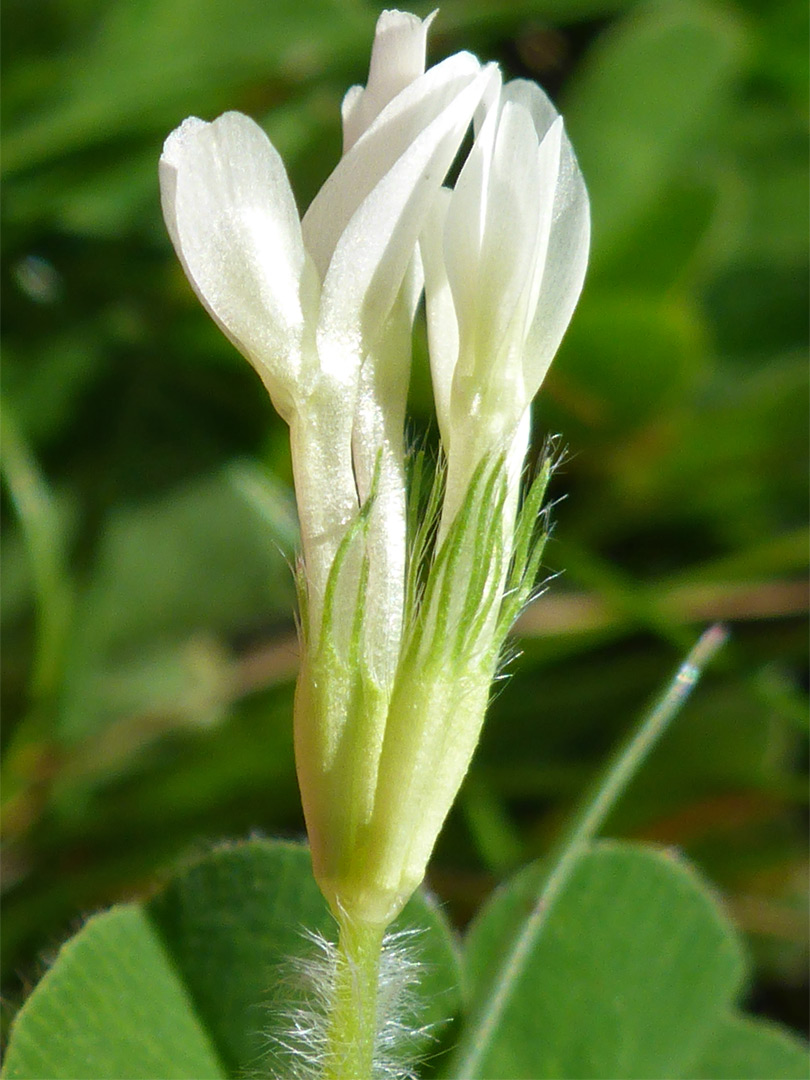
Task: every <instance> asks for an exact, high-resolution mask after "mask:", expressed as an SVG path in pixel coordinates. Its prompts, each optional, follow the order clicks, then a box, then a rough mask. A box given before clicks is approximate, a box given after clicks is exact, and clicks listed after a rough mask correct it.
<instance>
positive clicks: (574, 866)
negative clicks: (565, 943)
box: [452, 626, 735, 1077]
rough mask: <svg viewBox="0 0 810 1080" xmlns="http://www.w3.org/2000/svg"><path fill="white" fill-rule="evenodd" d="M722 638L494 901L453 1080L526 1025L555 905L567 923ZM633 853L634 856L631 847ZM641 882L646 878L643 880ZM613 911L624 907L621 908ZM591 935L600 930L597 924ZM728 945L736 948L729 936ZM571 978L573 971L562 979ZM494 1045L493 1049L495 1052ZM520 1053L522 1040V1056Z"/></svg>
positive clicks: (705, 644) (697, 651) (675, 684)
mask: <svg viewBox="0 0 810 1080" xmlns="http://www.w3.org/2000/svg"><path fill="white" fill-rule="evenodd" d="M724 640H725V633H724V631H723V630H722V628H720V627H718V626H715V627H712V628H711V629H709V630H708V631H706V632H705V633H704V634H703V635H702V636H701V638H700V639H699V640H698V642H697V643H696V644H695V646H694V647H693V649H692V650H691V652H690V653H689V655H688V656H687V657H686V659H685V661H684V662H683V663H682V664H681V665H680V667H679V668H678V670H677V672H676V673H675V676H674V678H673V679H672V680H671V681H670V683H669V684H668V686H667V687H666V689H665V690H664V692H663V693H662V694H661V695H660V696H659V697H658V699H657V700H656V701H655V702H654V703H653V704H652V706H651V707H650V708H649V710H648V711H647V712H646V713H645V714H644V715H643V716H642V719H641V721H640V722H639V723H638V724H637V725H636V727H635V729H634V730H633V731H632V732H631V734H630V737H629V738H628V740H627V741H626V743H625V744H624V745H623V746H620V747H619V749H618V750H617V752H616V753H615V755H614V756H613V758H612V759H611V760H610V761H609V763H608V766H607V768H606V769H605V771H604V774H603V775H602V776H601V777H599V779H598V781H597V783H596V784H595V785H594V788H593V790H592V791H591V792H589V793H588V794H587V796H586V798H585V799H584V800H583V802H582V805H581V806H580V808H579V809H578V811H577V812H576V813H575V814H574V816H573V819H572V823H571V825H570V826H569V828H568V830H567V831H566V833H565V834H564V835H563V837H562V838H561V840H560V842H559V844H558V846H557V849H556V850H555V851H554V852H553V853H552V855H551V857H550V858H549V860H548V863H547V865H545V866H543V867H542V868H534V869H531V868H530V869H529V870H527V871H526V872H524V873H523V874H522V875H520V876H519V877H518V879H517V881H518V884H517V886H516V892H515V891H514V890H513V891H512V892H510V891H509V890H507V893H506V900H505V901H504V904H505V907H504V908H503V909H501V908H499V907H498V906H497V898H496V901H495V904H496V906H495V916H494V925H495V928H496V929H495V932H494V935H492V934H490V935H488V934H487V933H486V932H484V938H483V940H484V945H483V946H482V951H483V954H484V957H485V959H484V962H483V964H481V965H477V964H476V961H475V959H474V957H475V952H476V948H475V944H474V942H475V938H474V937H473V946H472V956H473V960H472V961H468V962H470V963H471V964H472V968H473V977H472V984H473V996H472V1003H473V1010H472V1015H473V1019H472V1021H471V1022H470V1023H469V1024H468V1025H467V1027H466V1029H465V1030H464V1031H463V1032H462V1036H461V1039H460V1041H459V1046H458V1048H457V1051H456V1055H455V1059H454V1062H453V1067H454V1070H455V1071H454V1072H453V1073H452V1075H454V1076H464V1077H468V1076H479V1075H481V1074H480V1072H479V1070H480V1069H481V1068H482V1067H483V1066H484V1065H485V1064H487V1063H489V1058H490V1056H491V1055H492V1054H493V1053H496V1055H497V1053H498V1050H497V1048H498V1047H499V1046H501V1041H499V1040H501V1033H502V1032H503V1031H504V1030H509V1023H508V1017H509V1016H517V1018H518V1021H517V1022H518V1027H520V1025H521V1024H522V1023H523V1022H525V1015H524V1014H523V1013H522V1005H523V1004H524V1003H525V1001H526V1000H529V999H530V998H531V997H532V994H531V991H530V990H528V997H525V996H523V997H522V996H521V992H522V990H523V989H526V988H525V987H524V984H525V983H527V981H528V984H529V987H531V985H533V984H534V982H536V980H537V977H538V973H539V971H540V969H539V968H537V967H536V966H535V965H536V961H535V956H536V954H537V953H538V951H539V952H540V953H542V950H543V949H544V948H545V945H546V942H547V941H548V940H549V939H548V928H549V923H550V922H552V925H553V920H554V919H555V918H559V917H560V916H559V915H558V911H559V905H560V904H562V905H563V915H562V917H563V918H564V917H565V901H566V897H570V896H571V895H574V896H576V892H575V890H574V889H573V887H572V884H571V883H572V881H576V880H577V877H578V875H580V874H581V873H582V869H581V867H582V864H583V862H585V863H586V864H587V863H588V862H589V860H591V861H592V860H593V856H594V852H596V853H597V854H598V853H599V852H601V850H602V848H597V849H594V848H592V846H591V841H592V840H593V838H594V837H595V836H596V835H597V833H598V831H599V829H600V828H601V827H602V825H603V824H604V821H605V818H606V816H607V815H608V814H609V813H610V811H611V810H612V808H613V807H614V805H615V803H616V801H617V799H618V798H619V797H620V796H621V794H622V793H623V792H624V790H625V789H626V787H627V785H628V783H629V782H630V780H631V779H632V777H633V776H634V775H635V773H636V772H637V771H638V769H639V767H640V765H641V763H642V762H643V761H644V760H645V758H646V757H647V755H648V754H649V752H650V750H651V748H652V747H653V746H654V745H655V743H656V742H657V741H658V740H659V739H660V737H661V735H662V734H663V733H664V731H666V729H667V726H668V725H669V723H670V722H671V720H672V718H673V717H674V716H675V715H676V713H677V712H678V709H679V708H680V707H681V705H682V704H683V702H684V701H685V700H686V698H687V697H688V695H689V693H690V692H691V690H692V689H693V688H694V686H695V684H696V683H697V680H698V678H699V676H700V673H701V671H702V669H703V667H704V666H705V665H706V664H707V663H708V662H709V661H710V660H711V658H712V657H713V656H714V654H715V653H716V651H717V649H718V648H719V647H720V646H721V645H722V644H723V642H724ZM606 850H612V849H611V848H609V847H607V848H606ZM620 850H622V849H620ZM630 850H631V852H633V851H634V849H632V848H631V849H630ZM586 869H587V866H586ZM621 869H622V867H621V865H619V866H618V870H619V871H621ZM631 869H632V866H631ZM620 877H621V873H619V874H618V875H617V878H620ZM643 877H644V874H642V878H643ZM647 879H648V880H647V883H646V884H647V885H648V884H649V882H650V881H653V880H654V877H653V876H652V875H647ZM615 884H616V882H613V883H612V884H611V888H612V887H613V886H614V885H615ZM642 887H646V885H645V886H642ZM572 890H573V892H572ZM665 901H666V898H665ZM569 902H570V901H569ZM608 906H609V905H608ZM617 906H618V908H619V909H622V905H620V904H619V905H617ZM490 910H492V906H490V907H489V908H485V909H484V913H483V915H482V917H481V918H482V920H483V925H484V926H485V927H486V926H487V923H488V921H489V915H488V914H487V913H488V912H489V911H490ZM622 910H623V909H622ZM710 910H711V908H710ZM608 918H609V916H608ZM664 925H666V923H665V924H664ZM628 929H630V930H632V925H631V926H630V927H627V926H625V927H624V928H623V930H624V932H627V931H628ZM596 932H597V933H598V932H599V927H598V921H597V925H596ZM619 932H620V933H621V931H619ZM493 936H494V939H495V947H494V949H490V950H488V947H487V944H486V942H487V940H488V937H490V938H491V937H493ZM731 941H732V944H735V943H734V941H733V937H732V938H731ZM626 948H627V943H626V942H622V943H621V944H620V945H619V946H618V947H617V951H618V952H619V953H620V954H622V955H624V951H625V950H626ZM476 969H477V970H479V971H486V977H485V978H480V977H479V978H478V980H477V986H476V976H475V971H476ZM543 970H545V969H543ZM569 976H570V973H569V975H564V976H563V977H564V978H568V977H569ZM543 977H545V976H543ZM560 1000H562V999H560ZM609 1001H610V997H608V998H607V1002H608V1003H609ZM516 1003H517V1004H516ZM631 1022H632V1021H631ZM534 1044H535V1040H532V1041H531V1042H529V1044H528V1046H529V1053H531V1047H532V1046H534ZM577 1045H579V1043H577ZM493 1047H495V1048H496V1049H495V1050H493ZM525 1049H526V1044H525V1042H524V1046H523V1051H524V1052H525ZM511 1052H512V1049H509V1050H508V1051H507V1053H511ZM516 1052H517V1053H518V1054H520V1053H521V1052H522V1051H521V1049H520V1044H517V1050H516ZM524 1056H525V1054H524ZM501 1064H503V1063H501ZM547 1064H549V1065H550V1067H551V1070H552V1075H553V1074H554V1068H555V1067H556V1064H557V1063H555V1062H553V1061H551V1062H547ZM515 1067H516V1068H517V1069H518V1075H526V1073H522V1072H520V1069H521V1068H524V1067H525V1068H528V1069H531V1068H533V1067H534V1065H531V1066H530V1065H525V1064H524V1065H521V1064H518V1065H516V1066H515ZM500 1075H502V1076H504V1077H506V1076H507V1075H512V1074H507V1073H501V1074H500ZM530 1075H531V1073H530ZM543 1075H546V1074H545V1073H544V1074H543ZM576 1075H578V1074H576ZM633 1075H635V1074H633Z"/></svg>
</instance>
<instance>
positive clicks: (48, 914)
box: [2, 0, 808, 1027]
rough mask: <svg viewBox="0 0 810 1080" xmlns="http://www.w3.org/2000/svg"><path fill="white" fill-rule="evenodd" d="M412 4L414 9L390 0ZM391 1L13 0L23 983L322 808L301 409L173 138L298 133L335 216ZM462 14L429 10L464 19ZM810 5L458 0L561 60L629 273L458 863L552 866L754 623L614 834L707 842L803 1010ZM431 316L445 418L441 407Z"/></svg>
mask: <svg viewBox="0 0 810 1080" xmlns="http://www.w3.org/2000/svg"><path fill="white" fill-rule="evenodd" d="M380 6H381V5H380ZM380 6H377V5H375V4H372V3H361V2H360V0H40V2H38V3H37V4H34V5H32V4H31V3H30V2H29V0H6V2H5V20H4V23H5V24H4V34H3V42H2V48H3V53H4V55H3V60H4V64H3V68H4V83H5V85H4V105H5V116H4V148H3V162H4V169H5V199H4V208H3V226H4V238H3V239H4V262H3V291H4V296H5V321H4V334H5V361H4V369H3V381H2V397H3V406H2V407H3V431H2V451H3V478H4V489H3V509H4V511H5V512H4V532H3V538H2V556H3V565H4V579H3V585H4V588H3V594H2V629H3V637H4V674H3V694H4V705H5V714H4V715H5V724H4V727H3V749H4V765H3V770H4V772H3V780H4V789H3V790H4V799H5V803H6V806H5V813H4V832H5V868H4V869H5V872H4V875H3V887H4V889H5V904H4V919H3V934H4V938H5V942H4V949H3V963H4V991H5V999H6V1001H7V1002H8V1003H9V1004H10V1005H11V1006H12V1007H13V1006H14V1004H15V1003H16V1002H18V1001H19V1000H20V999H21V997H22V996H23V995H24V993H25V992H26V991H27V989H28V988H29V987H30V985H31V984H32V982H33V981H34V980H35V979H36V978H37V977H38V975H39V974H40V973H41V971H42V969H43V963H44V962H45V961H46V960H47V957H48V956H49V955H52V953H53V951H54V949H55V947H56V946H57V945H58V944H59V942H60V941H61V940H62V939H63V938H64V936H66V935H67V934H68V933H69V932H71V930H73V929H75V928H76V927H77V926H78V925H79V923H80V920H81V917H82V916H83V915H86V914H88V913H89V912H91V911H93V910H94V909H96V908H98V907H100V906H103V905H106V904H109V903H111V902H114V901H116V900H118V899H120V898H126V897H130V896H134V895H142V894H143V893H144V892H146V891H148V890H149V889H150V888H151V887H153V885H154V883H155V882H156V881H157V880H159V877H160V874H161V873H162V872H164V871H165V869H166V867H167V866H168V865H170V864H171V862H172V861H173V860H175V859H177V858H178V857H183V856H184V855H187V854H188V852H189V851H193V850H199V849H200V848H202V847H204V846H205V845H207V844H208V843H210V842H211V841H212V840H215V839H220V838H223V837H235V836H236V837H238V836H244V835H246V834H249V833H251V832H254V831H258V832H261V833H264V834H271V835H287V836H297V835H300V833H301V830H302V819H301V812H300V807H299V800H298V794H297V790H296V784H295V775H294V766H293V759H292V744H291V719H290V714H291V697H292V685H293V678H294V672H295V638H294V629H293V616H292V612H293V588H292V583H291V575H290V572H289V568H288V560H289V558H290V557H291V555H292V553H293V552H294V550H295V543H296V540H295V537H296V525H295V511H294V503H293V499H292V495H291V490H290V468H289V460H288V451H287V446H286V434H285V429H284V426H283V424H282V423H281V422H280V421H279V420H278V419H277V418H276V416H275V415H274V414H273V412H272V409H271V407H270V405H269V402H268V401H267V399H266V397H265V395H264V392H263V391H262V388H261V386H260V383H259V381H258V379H257V378H256V376H255V375H254V374H253V372H252V371H251V370H250V369H249V367H248V365H247V364H246V363H245V362H244V361H243V360H242V359H241V358H240V357H239V356H238V355H237V354H236V352H235V351H234V350H233V349H232V347H231V346H230V345H229V344H228V343H227V341H226V340H225V339H224V337H222V336H221V335H220V334H219V332H218V331H217V330H216V329H215V327H214V326H213V324H212V323H211V322H210V321H209V320H208V318H207V317H206V316H205V314H204V313H203V311H202V309H201V307H200V306H199V305H198V303H197V301H196V300H195V299H194V297H193V295H192V293H191V290H190V288H189V287H188V285H187V283H186V281H185V279H184V277H183V275H182V272H181V270H180V267H179V265H178V263H177V261H176V259H175V257H174V255H173V253H172V251H171V248H170V245H169V241H168V239H167V237H166V235H165V232H164V228H163V224H162V220H161V216H160V210H159V205H158V191H157V175H156V166H157V159H158V156H159V153H160V148H161V144H162V140H163V138H164V137H165V135H166V134H167V133H168V132H169V131H170V130H171V129H172V128H173V127H175V126H176V125H177V124H178V123H179V122H180V121H181V120H182V119H183V118H184V117H185V116H187V115H188V114H190V113H195V114H198V115H201V116H203V117H205V118H207V119H211V118H213V117H214V116H215V115H216V114H218V113H219V112H221V111H224V110H226V109H232V108H236V109H241V110H242V111H244V112H247V113H250V114H251V115H253V116H254V117H256V118H257V119H258V120H260V122H262V123H263V124H264V125H265V126H266V128H267V130H268V132H269V133H270V135H271V137H272V139H273V141H274V142H275V144H276V146H277V147H278V149H279V150H280V151H281V153H282V155H283V157H284V159H285V161H286V162H287V164H288V167H289V171H290V174H291V178H292V182H293V187H294V189H295V191H296V194H297V196H298V198H299V201H300V205H301V207H302V208H303V207H305V206H306V205H307V203H308V201H309V200H310V199H311V197H312V195H313V194H314V192H315V191H316V190H317V189H318V187H319V186H320V184H321V183H322V181H323V180H324V178H325V177H326V175H327V174H328V172H329V171H330V170H331V168H332V166H333V164H334V162H335V161H336V159H337V155H338V153H339V127H338V115H339V113H338V108H339V103H340V99H341V96H342V93H343V91H344V90H345V89H346V87H347V86H348V85H349V84H350V83H353V82H361V81H364V80H365V75H366V69H367V62H368V51H369V44H370V41H371V37H372V33H373V26H374V21H375V19H376V15H377V14H378V12H379V10H380ZM432 6H433V5H432V3H428V4H417V5H414V8H415V9H416V10H417V11H418V13H419V14H422V15H425V14H427V13H428V12H429V11H430V10H431V8H432ZM807 38H808V31H807V10H806V3H805V0H782V2H779V0H735V2H727V3H710V2H701V0H669V2H661V3H657V4H654V5H649V4H636V3H629V2H621V0H503V2H499V0H446V2H445V3H444V4H442V7H441V11H440V14H439V17H438V19H437V20H436V23H435V24H434V30H433V32H432V37H431V59H433V60H436V59H439V58H441V57H443V56H444V55H447V54H448V53H450V52H453V51H456V50H458V49H461V48H469V49H471V50H473V51H475V52H476V53H478V55H480V56H481V57H482V58H494V59H497V60H499V61H500V62H501V64H502V66H503V68H504V70H505V71H506V72H507V73H508V74H509V75H525V76H528V77H530V78H533V79H536V80H537V81H538V82H540V83H541V84H542V85H543V86H544V87H546V89H547V90H548V91H549V93H550V94H551V95H552V97H553V98H554V99H555V100H556V101H557V102H558V104H559V105H560V106H561V108H562V109H563V111H564V112H565V116H566V121H567V124H568V128H569V130H570V133H571V137H572V141H573V143H574V146H575V147H576V148H577V151H578V154H579V157H580V161H581V165H582V168H583V171H584V173H585V177H586V180H587V183H588V186H589V189H590V192H591V197H592V207H593V217H594V227H595V237H594V249H593V258H592V263H591V270H590V274H589V278H588V282H587V284H586V288H585V293H584V295H583V299H582V302H581V305H580V308H579V310H578V312H577V314H576V316H575V318H574V322H573V324H572V326H571V330H570V333H569V334H568V337H567V339H566V341H565V343H564V345H563V348H562V350H561V352H560V355H559V357H558V359H557V361H556V362H555V365H554V368H553V372H552V374H551V376H550V377H549V379H548V381H547V384H546V386H545V387H544V389H543V391H542V394H541V397H540V400H539V403H538V406H537V408H536V413H535V421H536V429H537V445H538V448H539V447H540V445H541V443H542V439H543V437H544V435H545V434H547V433H550V432H552V433H560V435H561V437H562V441H563V444H564V445H565V446H566V447H567V459H566V462H565V464H564V466H563V467H562V468H561V469H560V470H559V472H558V474H557V476H556V479H555V482H554V491H553V495H554V497H555V498H561V497H562V496H563V495H564V496H565V500H564V501H562V502H561V503H560V504H559V505H558V506H557V507H556V509H555V511H554V516H555V520H556V530H555V535H554V539H553V541H552V543H551V544H550V545H549V548H548V554H547V565H546V571H547V572H548V573H549V575H551V574H554V573H556V572H558V571H564V573H562V574H561V575H560V576H557V577H555V578H554V579H553V580H552V581H551V582H550V587H549V589H548V591H547V593H546V594H545V595H544V596H543V597H542V598H541V599H540V600H539V601H538V602H537V603H536V605H535V606H534V607H533V608H532V609H531V610H530V611H529V612H528V613H527V615H526V616H525V617H524V619H523V620H522V622H521V624H520V627H519V639H518V642H517V644H518V646H519V648H520V650H521V655H520V657H519V658H518V659H517V660H515V661H514V662H513V663H512V665H511V669H510V670H511V678H510V679H509V680H508V681H506V682H504V683H503V684H502V685H501V689H500V692H499V693H498V695H497V697H496V699H495V701H494V703H493V706H492V710H491V715H490V717H489V720H488V724H487V727H486V731H485V735H484V739H483V743H482V745H481V748H480V751H479V753H478V756H477V758H476V760H475V763H474V765H473V768H472V770H471V772H470V775H469V778H468V781H467V783H466V785H465V787H464V789H463V792H462V795H461V798H460V800H459V803H458V805H457V807H456V808H455V809H454V811H453V813H452V815H451V817H450V819H449V821H448V824H447V826H446V829H445V831H444V833H443V835H442V838H441V840H440V842H439V845H438V848H437V852H436V855H435V858H434V861H433V864H432V870H431V875H430V884H431V886H432V887H433V889H434V890H435V891H436V892H437V893H438V895H439V896H440V897H441V898H442V899H443V900H444V901H445V902H446V903H447V906H448V910H449V912H450V914H451V916H452V917H453V919H454V920H455V921H456V922H457V924H458V925H459V926H460V927H461V926H463V925H464V923H465V921H466V920H467V919H468V918H469V916H470V915H471V913H472V912H473V911H474V910H475V908H476V907H477V905H478V904H479V903H480V901H481V900H482V899H483V897H484V896H485V895H486V894H487V892H488V891H489V890H490V889H491V888H492V887H493V885H494V884H495V883H497V881H498V880H499V879H501V878H502V877H503V876H504V875H505V874H506V873H507V872H509V871H510V870H511V869H512V868H513V867H515V866H516V865H518V864H520V863H521V862H523V861H524V860H527V859H529V858H531V857H535V856H538V855H541V854H542V853H543V852H544V851H545V850H546V849H547V846H548V843H549V841H550V839H551V838H552V837H553V836H554V834H555V831H556V830H557V828H558V827H559V824H560V821H561V819H562V817H563V816H564V815H565V813H566V812H567V811H568V809H569V808H570V807H571V806H572V804H573V802H574V801H575V800H576V798H577V797H578V795H580V794H581V793H582V792H583V790H584V788H585V786H586V785H587V783H588V781H589V779H590V778H591V777H592V776H593V774H594V770H595V769H596V768H597V767H598V766H599V764H600V763H601V762H602V761H603V760H604V757H605V754H606V753H607V752H608V750H609V748H610V747H611V746H613V745H614V743H615V742H616V740H617V739H618V738H619V737H620V736H621V734H622V733H623V732H624V731H626V730H627V728H628V726H629V725H630V724H631V723H632V722H633V720H634V718H635V717H636V716H637V715H638V713H639V710H640V709H641V708H642V707H643V705H644V703H645V702H646V701H647V699H648V698H649V696H650V695H651V694H652V693H653V692H654V691H655V689H656V688H657V687H659V686H660V685H661V684H662V682H663V681H664V679H665V678H666V677H668V675H669V674H670V672H671V671H672V669H673V667H674V665H675V664H676V663H677V661H678V659H679V658H680V657H681V656H682V655H683V653H684V651H685V649H686V648H687V646H688V645H689V644H690V643H691V642H692V640H693V639H694V637H695V636H696V634H697V632H698V631H699V629H701V628H702V627H703V626H705V625H706V624H707V623H708V622H710V621H712V620H714V619H722V620H724V621H727V622H728V624H729V625H730V626H731V628H732V639H731V644H730V645H729V646H728V647H727V648H726V650H725V652H724V654H723V656H722V658H721V661H720V662H719V663H718V664H716V665H715V668H714V669H713V671H712V673H711V674H710V676H708V677H707V679H706V681H705V682H704V683H703V684H702V685H701V687H700V688H699V690H698V692H697V694H696V695H695V697H694V699H693V701H692V702H691V703H690V704H689V706H688V708H687V709H685V710H684V713H683V715H682V716H681V717H680V718H679V720H678V721H677V723H676V725H675V727H674V728H673V730H672V731H671V733H670V734H669V735H668V736H667V738H666V740H665V742H664V743H663V744H662V745H661V747H660V749H659V750H658V751H656V753H655V754H654V757H653V758H652V759H651V760H650V762H649V764H648V766H647V767H646V768H645V770H644V773H643V775H642V776H641V778H640V779H639V780H638V781H637V782H636V783H635V784H634V786H633V788H632V790H631V791H630V792H629V793H628V794H627V796H626V797H625V799H624V801H623V803H622V805H621V807H620V809H619V810H618V811H617V812H616V814H615V815H614V818H613V820H612V822H611V826H610V831H611V832H612V833H614V834H616V835H624V836H632V837H638V838H645V839H649V840H652V841H655V842H658V843H662V844H665V845H673V846H676V847H678V848H680V849H683V850H685V851H686V852H687V853H688V854H689V856H690V857H692V858H693V859H695V860H696V861H697V862H698V863H699V864H700V866H701V867H702V868H703V870H704V872H705V873H706V874H707V875H708V877H709V878H710V879H711V880H712V881H713V882H714V883H716V885H717V887H718V889H719V890H720V892H721V894H722V896H723V897H724V899H725V901H726V903H727V904H728V907H729V910H730V911H731V913H732V915H733V917H734V919H735V920H736V922H737V924H738V925H739V927H740V929H741V930H742V931H743V933H744V934H745V935H746V936H747V939H748V941H749V943H750V948H751V950H752V952H753V954H754V955H755V958H756V961H757V964H758V968H757V970H758V977H757V982H756V984H755V985H754V986H753V987H752V988H751V999H750V1002H749V1004H750V1005H751V1007H753V1008H754V1009H755V1010H759V1011H761V1012H764V1013H765V1014H769V1015H774V1016H778V1017H779V1018H781V1019H783V1020H786V1021H787V1022H788V1023H792V1024H794V1025H795V1026H798V1027H801V1026H802V1025H803V1024H804V1023H805V1019H806V1013H807V1000H806V999H807V975H806V970H807V951H808V941H807V936H808V935H807V911H806V907H807V857H806V842H807V835H806V834H807V830H806V792H807V785H806V768H807V757H808V754H807V711H806V691H807V628H806V613H807V606H808V604H807V588H806V584H805V582H806V572H807V550H808V548H807V532H806V522H807V495H806V492H807V355H806V346H807V341H806V337H807V321H808V319H807V294H808V255H807V189H808V178H807V153H806V129H807ZM430 410H431V405H430V386H429V379H428V376H427V374H426V366H425V357H424V333H423V332H420V331H417V361H416V367H415V372H414V378H413V389H412V411H413V417H414V420H413V433H414V435H417V434H419V433H420V432H422V431H423V430H426V429H428V428H429V425H430Z"/></svg>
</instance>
